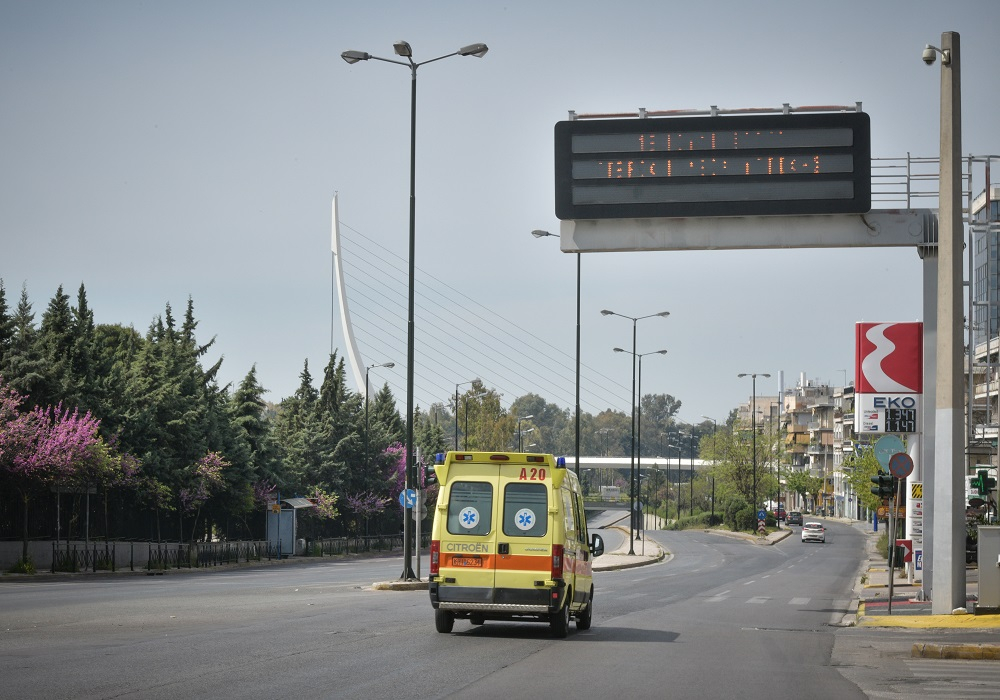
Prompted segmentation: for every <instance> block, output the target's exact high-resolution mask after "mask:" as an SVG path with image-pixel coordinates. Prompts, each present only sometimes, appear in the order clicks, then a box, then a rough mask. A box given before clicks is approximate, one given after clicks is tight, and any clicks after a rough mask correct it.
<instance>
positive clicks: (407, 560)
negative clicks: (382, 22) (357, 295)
mask: <svg viewBox="0 0 1000 700" xmlns="http://www.w3.org/2000/svg"><path fill="white" fill-rule="evenodd" d="M392 48H393V50H394V51H395V52H396V55H397V56H400V57H401V58H405V59H406V60H405V61H397V60H395V59H392V58H381V57H379V56H373V55H372V54H370V53H367V52H365V51H354V50H351V51H344V52H343V53H342V54H340V57H341V58H343V59H344V60H345V61H347V63H349V64H354V63H357V62H358V61H368V60H375V61H384V62H385V63H395V64H397V65H400V66H405V67H407V68H409V69H410V265H409V303H408V305H407V316H406V468H405V470H404V474H405V488H407V489H409V488H410V487H411V486H412V484H413V482H414V476H415V474H414V472H415V467H416V454H415V452H414V450H413V365H414V326H413V308H414V273H415V270H416V268H415V260H414V254H415V251H416V239H417V236H416V232H417V228H416V217H417V194H416V192H417V190H416V174H417V68H419V67H420V66H422V65H425V64H427V63H433V62H434V61H440V60H442V59H444V58H450V57H451V56H475V57H476V58H482V57H483V56H485V55H486V52H487V51H489V47H487V46H486V44H469V45H468V46H463V47H462V48H460V49H459V50H458V51H453V52H451V53H447V54H444V55H443V56H438V57H437V58H432V59H429V60H427V61H421V62H420V63H415V62H414V61H413V49H412V48H411V47H410V45H409V43H407V42H405V41H397V42H395V43H394V44H393V45H392ZM412 561H413V547H412V543H411V542H410V519H409V518H408V517H405V516H404V517H403V574H402V576H401V577H400V578H402V579H403V580H404V581H405V580H410V579H415V578H416V576H414V574H413V567H412Z"/></svg>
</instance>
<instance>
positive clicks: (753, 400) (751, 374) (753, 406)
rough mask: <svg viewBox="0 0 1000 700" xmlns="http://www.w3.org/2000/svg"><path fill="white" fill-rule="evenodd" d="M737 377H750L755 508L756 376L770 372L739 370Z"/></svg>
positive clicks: (762, 375)
mask: <svg viewBox="0 0 1000 700" xmlns="http://www.w3.org/2000/svg"><path fill="white" fill-rule="evenodd" d="M736 376H737V377H740V378H743V377H750V384H751V386H752V387H753V389H752V392H753V394H752V398H751V404H750V433H751V435H752V439H753V443H752V444H753V447H752V448H751V449H753V508H754V510H756V509H757V508H758V507H759V504H758V503H757V377H770V376H771V375H770V374H764V373H762V372H741V373H740V374H737V375H736Z"/></svg>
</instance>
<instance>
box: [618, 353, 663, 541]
mask: <svg viewBox="0 0 1000 700" xmlns="http://www.w3.org/2000/svg"><path fill="white" fill-rule="evenodd" d="M615 352H628V350H623V349H622V348H615ZM666 354H667V351H666V350H653V351H652V352H640V353H639V354H637V355H636V358H637V359H638V360H639V380H638V382H637V384H638V386H637V388H636V391H637V392H638V393H639V405H638V409H637V410H636V414H635V452H636V455H635V468H636V471H637V472H638V474H639V479H640V480H641V479H642V358H643V357H645V356H646V355H666ZM641 493H642V492H641V490H640V494H641ZM643 524H645V521H643ZM643 532H645V527H643ZM644 536H645V535H644ZM643 547H644V548H645V544H643Z"/></svg>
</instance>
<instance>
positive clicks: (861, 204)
mask: <svg viewBox="0 0 1000 700" xmlns="http://www.w3.org/2000/svg"><path fill="white" fill-rule="evenodd" d="M555 180H556V183H555V184H556V192H555V194H556V197H555V199H556V216H557V217H558V218H559V219H562V220H571V219H581V220H582V219H644V218H657V217H709V216H770V215H783V214H784V215H790V214H795V215H800V214H845V213H865V212H867V211H869V210H870V209H871V124H870V121H869V118H868V115H867V114H865V113H864V112H825V113H809V114H794V113H793V114H753V115H735V116H705V117H668V118H644V119H600V120H573V121H563V122H558V123H557V124H556V126H555Z"/></svg>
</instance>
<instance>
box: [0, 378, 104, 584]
mask: <svg viewBox="0 0 1000 700" xmlns="http://www.w3.org/2000/svg"><path fill="white" fill-rule="evenodd" d="M25 398H26V397H23V396H21V395H20V394H19V393H18V392H16V391H15V390H14V389H13V388H11V387H10V386H9V385H7V384H6V383H5V382H4V381H3V379H2V378H0V477H2V478H3V480H4V481H6V482H8V483H9V484H11V485H12V486H13V488H14V490H16V491H17V492H18V494H19V496H20V497H21V499H22V503H23V505H24V523H23V531H22V532H23V537H22V545H23V546H22V549H21V564H22V565H23V566H25V567H28V566H30V563H29V560H28V511H29V505H30V502H31V498H32V496H33V495H36V494H37V493H39V492H40V491H42V490H43V489H44V488H45V487H47V486H50V485H52V484H54V483H61V482H62V481H63V480H73V479H75V478H78V472H79V473H84V472H87V471H88V470H90V471H91V472H99V471H100V470H101V469H102V468H103V467H102V465H103V464H105V462H104V459H103V456H102V454H101V451H100V450H99V449H96V447H97V445H98V444H99V443H100V436H99V435H98V432H97V429H98V427H99V425H100V421H98V420H97V419H96V418H94V417H93V416H92V415H91V414H90V413H89V412H87V413H84V414H82V415H81V414H80V412H79V411H78V410H76V409H74V410H73V411H70V410H69V409H68V408H64V407H63V406H62V405H61V404H60V405H58V406H56V407H54V408H53V407H44V408H43V407H40V406H36V407H35V408H34V409H32V410H31V411H27V412H22V411H20V410H19V409H20V407H21V404H22V403H23V402H24V400H25Z"/></svg>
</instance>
